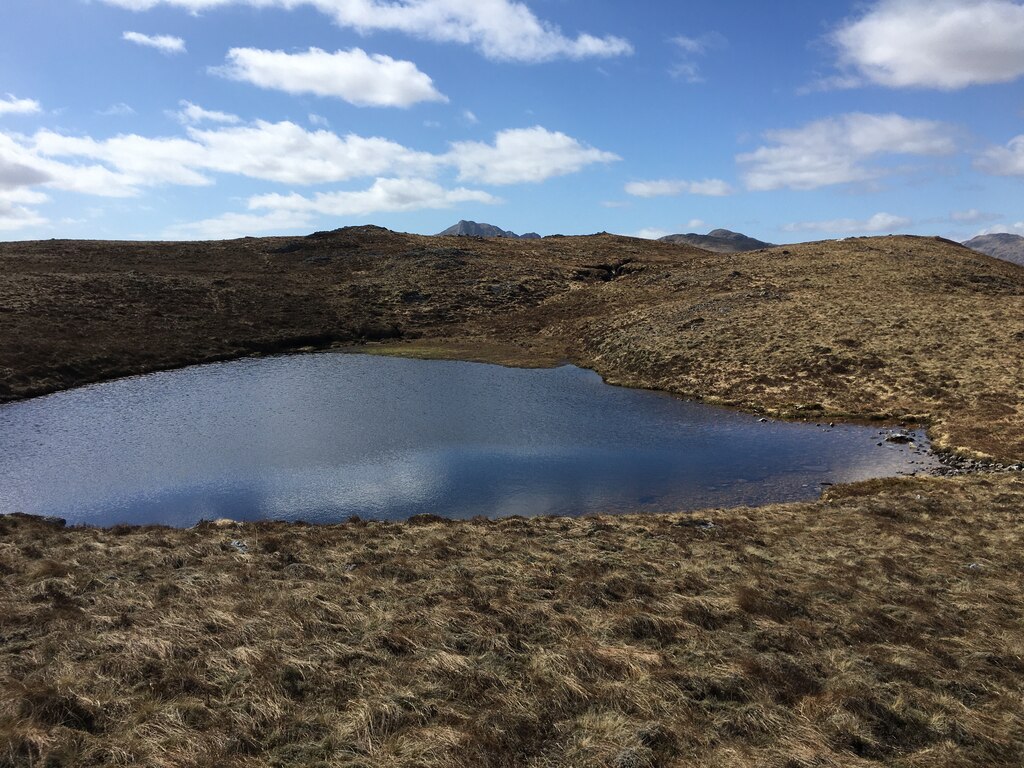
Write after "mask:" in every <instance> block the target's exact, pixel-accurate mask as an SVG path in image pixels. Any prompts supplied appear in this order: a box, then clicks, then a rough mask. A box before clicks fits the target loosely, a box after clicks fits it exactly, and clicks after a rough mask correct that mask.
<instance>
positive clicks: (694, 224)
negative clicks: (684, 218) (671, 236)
mask: <svg viewBox="0 0 1024 768" xmlns="http://www.w3.org/2000/svg"><path fill="white" fill-rule="evenodd" d="M704 224H705V222H704V219H690V220H689V221H688V222H687V223H686V226H687V228H689V229H692V230H696V229H700V228H701V227H703V226H704Z"/></svg>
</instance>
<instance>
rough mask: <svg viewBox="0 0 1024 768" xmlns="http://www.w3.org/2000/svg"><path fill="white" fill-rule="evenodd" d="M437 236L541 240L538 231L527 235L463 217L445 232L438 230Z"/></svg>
mask: <svg viewBox="0 0 1024 768" xmlns="http://www.w3.org/2000/svg"><path fill="white" fill-rule="evenodd" d="M436 236H437V237H508V238H511V239H514V240H539V239H540V235H538V234H537V233H536V232H527V233H526V234H525V235H517V234H516V233H515V232H510V231H508V230H506V229H501V228H500V227H496V226H494V225H493V224H478V223H477V222H475V221H466V220H465V219H463V220H462V221H460V222H459V223H458V224H455V225H454V226H451V227H448V229H446V230H445V231H444V232H438V233H437V235H436Z"/></svg>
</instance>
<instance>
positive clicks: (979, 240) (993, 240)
mask: <svg viewBox="0 0 1024 768" xmlns="http://www.w3.org/2000/svg"><path fill="white" fill-rule="evenodd" d="M964 245H966V246H967V247H968V248H970V249H972V250H975V251H978V252H979V253H985V254H988V255H989V256H994V257H995V258H997V259H1003V260H1004V261H1012V262H1013V263H1014V264H1019V265H1020V266H1022V267H1024V237H1021V236H1020V235H1011V234H1009V233H1006V232H1002V233H999V234H995V235H979V236H978V237H975V238H972V239H970V240H968V241H966V242H965V243H964Z"/></svg>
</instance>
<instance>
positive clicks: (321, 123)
mask: <svg viewBox="0 0 1024 768" xmlns="http://www.w3.org/2000/svg"><path fill="white" fill-rule="evenodd" d="M307 119H308V120H309V124H310V125H315V126H317V127H318V128H326V127H327V126H329V125H330V122H328V120H327V118H326V117H324V116H323V115H315V114H313V113H312V112H310V113H309V117H308V118H307Z"/></svg>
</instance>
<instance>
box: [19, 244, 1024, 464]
mask: <svg viewBox="0 0 1024 768" xmlns="http://www.w3.org/2000/svg"><path fill="white" fill-rule="evenodd" d="M0 267H2V270H0V307H2V308H3V310H4V311H3V312H0V399H11V398H16V397H24V396H29V395H32V394H40V393H44V392H48V391H53V390H55V389H60V388H64V387H68V386H74V385H77V384H83V383H87V382H90V381H97V380H101V379H104V378H109V377H112V376H118V375H125V374H131V373H139V372H143V371H149V370H155V369H159V368H166V367H172V366H179V365H183V364H187V363H189V362H198V361H204V360H214V359H223V358H227V357H237V356H240V355H247V354H253V353H266V352H275V351H281V350H286V349H295V348H299V347H305V346H316V347H323V346H330V345H332V344H340V345H351V344H361V343H365V342H381V341H388V342H389V343H391V344H393V345H394V347H393V350H394V351H395V352H399V353H418V354H431V355H446V354H447V355H453V356H463V357H465V356H470V357H476V358H489V357H498V358H500V359H506V358H507V359H509V360H512V361H515V362H525V363H528V364H538V363H545V362H547V361H554V360H558V359H566V358H568V359H571V360H573V361H575V362H577V363H579V364H581V365H583V366H586V367H591V368H594V369H595V370H597V371H598V372H599V373H601V374H602V375H604V376H605V377H607V378H608V379H610V380H611V381H613V382H615V383H622V384H631V385H637V386H644V387H652V388H657V389H663V390H666V391H670V392H676V393H679V394H685V395H687V396H692V397H701V398H707V399H709V400H713V401H716V402H723V403H729V404H735V405H741V406H743V407H746V408H749V409H753V410H763V411H768V412H774V413H783V414H791V415H799V414H811V415H815V414H820V415H825V414H832V415H843V414H849V415H856V416H861V417H877V416H891V417H896V418H906V417H910V416H915V417H920V418H922V419H928V420H931V421H932V422H933V427H932V434H933V435H934V437H935V438H936V440H937V441H938V443H939V444H940V445H942V446H944V447H948V448H954V447H960V448H964V449H966V450H969V451H973V452H978V453H982V454H989V455H995V456H1000V457H1003V458H1020V457H1024V404H1022V395H1021V390H1020V387H1019V382H1020V381H1024V360H1022V358H1021V356H1020V354H1019V350H1020V342H1021V340H1024V301H1022V297H1024V273H1022V272H1021V270H1020V269H1019V268H1017V267H1015V266H1014V265H1012V264H1004V263H1001V262H998V261H993V260H992V259H990V258H988V257H985V256H982V255H979V254H976V253H974V252H973V251H971V250H969V249H967V248H963V247H959V246H957V245H955V244H952V243H950V242H948V241H941V240H937V239H926V238H912V237H883V238H863V239H851V240H843V241H824V242H819V243H804V244H801V245H793V246H786V247H778V248H773V249H770V250H767V251H761V252H758V253H757V254H749V253H740V254H726V255H721V254H715V255H711V254H709V253H708V252H707V251H703V250H698V249H695V248H690V247H688V246H685V245H676V244H671V243H656V242H650V241H643V240H637V239H633V238H620V237H615V236H610V235H600V236H592V237H565V238H546V239H543V240H511V239H489V240H472V239H467V238H454V237H453V238H443V237H422V236H416V235H399V234H394V233H391V232H388V231H387V230H383V229H379V228H375V227H369V228H365V227H364V228H350V229H343V230H338V231H336V232H327V233H318V234H315V235H312V236H309V237H305V238H264V239H254V238H246V239H242V240H234V241H226V242H214V243H126V242H125V243H105V242H72V241H44V242H35V243H6V244H0ZM385 349H392V347H385Z"/></svg>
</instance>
